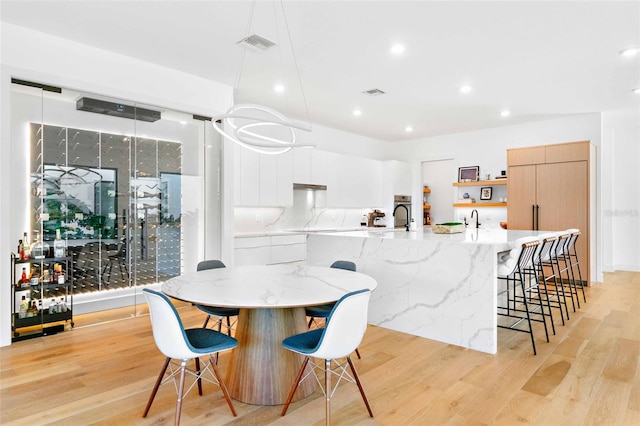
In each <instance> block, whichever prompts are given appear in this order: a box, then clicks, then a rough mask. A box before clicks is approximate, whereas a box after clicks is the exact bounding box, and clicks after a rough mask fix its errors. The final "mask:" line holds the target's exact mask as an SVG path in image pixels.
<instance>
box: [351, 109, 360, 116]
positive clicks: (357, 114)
mask: <svg viewBox="0 0 640 426" xmlns="http://www.w3.org/2000/svg"><path fill="white" fill-rule="evenodd" d="M353 115H355V116H356V117H358V116H360V115H362V111H360V110H359V109H358V108H356V109H354V110H353Z"/></svg>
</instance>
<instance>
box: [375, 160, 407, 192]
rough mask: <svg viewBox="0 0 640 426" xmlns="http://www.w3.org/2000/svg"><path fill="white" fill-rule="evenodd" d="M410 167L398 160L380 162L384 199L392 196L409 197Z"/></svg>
mask: <svg viewBox="0 0 640 426" xmlns="http://www.w3.org/2000/svg"><path fill="white" fill-rule="evenodd" d="M411 181H412V178H411V167H410V166H409V163H407V162H405V161H398V160H386V161H383V162H382V187H383V193H384V195H383V196H384V197H385V199H390V200H392V199H393V196H394V195H411V190H412V187H411Z"/></svg>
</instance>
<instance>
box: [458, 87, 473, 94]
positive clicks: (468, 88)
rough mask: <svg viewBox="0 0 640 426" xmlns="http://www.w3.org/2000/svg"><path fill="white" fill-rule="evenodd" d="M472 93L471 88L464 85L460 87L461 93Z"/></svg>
mask: <svg viewBox="0 0 640 426" xmlns="http://www.w3.org/2000/svg"><path fill="white" fill-rule="evenodd" d="M469 92H471V86H468V85H464V86H460V93H469Z"/></svg>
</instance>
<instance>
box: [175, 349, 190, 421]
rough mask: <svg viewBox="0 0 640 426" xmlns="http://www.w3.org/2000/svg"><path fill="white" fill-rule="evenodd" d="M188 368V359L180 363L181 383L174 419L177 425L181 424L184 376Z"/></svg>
mask: <svg viewBox="0 0 640 426" xmlns="http://www.w3.org/2000/svg"><path fill="white" fill-rule="evenodd" d="M186 370H187V360H184V359H183V360H182V362H181V363H180V384H179V385H178V402H177V403H176V417H175V420H174V421H173V424H174V425H175V426H179V425H180V414H181V413H182V398H183V397H184V376H185V371H186Z"/></svg>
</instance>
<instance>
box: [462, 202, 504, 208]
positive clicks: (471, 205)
mask: <svg viewBox="0 0 640 426" xmlns="http://www.w3.org/2000/svg"><path fill="white" fill-rule="evenodd" d="M453 207H469V208H474V209H475V208H478V207H507V203H453Z"/></svg>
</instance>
